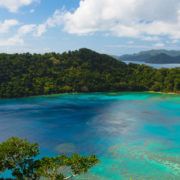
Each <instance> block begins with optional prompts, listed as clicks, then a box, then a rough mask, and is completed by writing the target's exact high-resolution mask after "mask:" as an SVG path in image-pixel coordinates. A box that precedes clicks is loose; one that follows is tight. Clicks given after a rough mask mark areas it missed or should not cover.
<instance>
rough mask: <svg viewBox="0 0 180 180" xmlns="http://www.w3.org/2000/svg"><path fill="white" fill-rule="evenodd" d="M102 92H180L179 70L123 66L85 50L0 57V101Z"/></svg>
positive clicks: (0, 55)
mask: <svg viewBox="0 0 180 180" xmlns="http://www.w3.org/2000/svg"><path fill="white" fill-rule="evenodd" d="M104 91H161V92H180V68H173V69H164V68H163V69H154V68H152V67H149V66H146V65H137V64H129V65H126V64H125V63H123V62H120V61H118V60H116V59H114V58H113V57H110V56H108V55H105V54H99V53H96V52H94V51H92V50H89V49H80V50H78V51H69V52H65V53H62V54H57V53H46V54H29V53H25V54H0V98H12V97H26V96H33V95H45V94H55V93H66V92H104Z"/></svg>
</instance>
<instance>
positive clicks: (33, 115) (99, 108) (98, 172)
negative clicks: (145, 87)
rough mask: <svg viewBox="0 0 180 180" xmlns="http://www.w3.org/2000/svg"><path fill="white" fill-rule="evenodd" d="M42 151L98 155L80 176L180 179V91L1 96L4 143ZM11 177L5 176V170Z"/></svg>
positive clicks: (0, 133)
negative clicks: (22, 141)
mask: <svg viewBox="0 0 180 180" xmlns="http://www.w3.org/2000/svg"><path fill="white" fill-rule="evenodd" d="M11 136H18V137H22V138H27V139H28V140H30V141H31V142H37V143H39V144H40V147H41V154H42V155H46V156H54V155H57V154H61V153H66V154H72V153H80V154H82V155H91V154H95V155H97V157H98V158H99V159H100V163H99V164H98V165H97V166H95V167H93V168H92V169H91V170H90V171H89V173H87V174H85V175H82V176H80V177H77V178H76V179H78V180H79V179H80V180H86V179H87V180H180V95H170V94H158V93H92V94H63V95H51V96H38V97H29V98H21V99H6V100H0V142H2V141H4V140H6V139H7V138H9V137H11ZM6 176H7V174H6Z"/></svg>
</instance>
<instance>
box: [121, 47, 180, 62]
mask: <svg viewBox="0 0 180 180" xmlns="http://www.w3.org/2000/svg"><path fill="white" fill-rule="evenodd" d="M118 59H120V60H123V61H141V62H146V63H152V64H174V63H177V64H178V63H180V51H174V50H163V49H162V50H150V51H142V52H140V53H137V54H132V55H128V54H127V55H123V56H120V57H118Z"/></svg>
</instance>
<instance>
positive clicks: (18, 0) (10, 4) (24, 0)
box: [0, 0, 34, 12]
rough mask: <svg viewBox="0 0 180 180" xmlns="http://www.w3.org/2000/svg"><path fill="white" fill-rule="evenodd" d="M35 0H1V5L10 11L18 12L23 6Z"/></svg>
mask: <svg viewBox="0 0 180 180" xmlns="http://www.w3.org/2000/svg"><path fill="white" fill-rule="evenodd" d="M33 1H34V0H0V7H3V8H6V9H8V10H9V11H10V12H17V11H18V9H19V8H21V7H22V6H28V5H30V4H31V3H32V2H33Z"/></svg>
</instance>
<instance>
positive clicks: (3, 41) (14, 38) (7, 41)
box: [0, 24, 36, 46]
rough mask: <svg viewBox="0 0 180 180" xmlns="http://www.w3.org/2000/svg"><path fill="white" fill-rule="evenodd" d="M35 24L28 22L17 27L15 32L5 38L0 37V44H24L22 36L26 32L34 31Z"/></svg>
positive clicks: (24, 35)
mask: <svg viewBox="0 0 180 180" xmlns="http://www.w3.org/2000/svg"><path fill="white" fill-rule="evenodd" d="M35 28H36V25H34V24H29V25H23V26H21V27H19V29H18V30H17V32H16V34H15V35H14V36H12V37H9V38H6V39H0V46H17V45H23V44H24V38H25V37H26V35H27V34H30V33H33V32H34V31H35Z"/></svg>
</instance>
